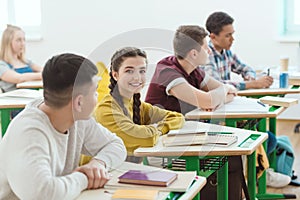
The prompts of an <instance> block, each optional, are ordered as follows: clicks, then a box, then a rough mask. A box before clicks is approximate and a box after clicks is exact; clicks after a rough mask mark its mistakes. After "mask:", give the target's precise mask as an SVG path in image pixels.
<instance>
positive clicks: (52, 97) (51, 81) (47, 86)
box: [42, 53, 98, 108]
mask: <svg viewBox="0 0 300 200" xmlns="http://www.w3.org/2000/svg"><path fill="white" fill-rule="evenodd" d="M97 73H98V70H97V67H96V66H95V65H94V64H93V63H92V62H91V61H90V60H88V59H86V58H84V57H82V56H79V55H75V54H71V53H65V54H61V55H57V56H53V57H52V58H50V59H49V60H48V61H47V62H46V64H45V67H44V69H43V72H42V76H43V87H44V99H45V104H46V105H48V106H51V107H56V108H61V107H63V106H65V105H67V104H68V103H69V102H70V100H71V99H72V97H73V96H76V95H78V94H79V93H83V94H87V90H86V88H85V87H86V86H87V84H89V83H91V82H92V78H93V77H94V76H95V75H97ZM84 88H85V89H84Z"/></svg>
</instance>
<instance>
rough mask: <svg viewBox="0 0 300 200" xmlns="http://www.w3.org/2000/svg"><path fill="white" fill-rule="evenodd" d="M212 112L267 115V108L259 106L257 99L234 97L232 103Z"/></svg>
mask: <svg viewBox="0 0 300 200" xmlns="http://www.w3.org/2000/svg"><path fill="white" fill-rule="evenodd" d="M213 112H216V113H223V112H224V113H225V112H230V113H267V112H269V107H268V106H266V105H263V104H261V103H260V102H259V101H257V99H252V98H247V97H240V96H236V97H234V99H233V101H231V102H229V103H226V104H224V105H222V106H221V107H219V108H217V109H216V110H214V111H213Z"/></svg>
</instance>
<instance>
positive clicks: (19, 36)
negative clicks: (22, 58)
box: [11, 30, 25, 55]
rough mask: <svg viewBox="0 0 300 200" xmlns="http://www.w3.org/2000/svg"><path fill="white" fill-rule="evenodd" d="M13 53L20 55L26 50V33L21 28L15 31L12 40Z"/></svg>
mask: <svg viewBox="0 0 300 200" xmlns="http://www.w3.org/2000/svg"><path fill="white" fill-rule="evenodd" d="M11 49H12V53H13V54H16V55H20V54H21V53H24V52H25V33H24V32H23V31H21V30H17V31H15V33H14V36H13V39H12V42H11Z"/></svg>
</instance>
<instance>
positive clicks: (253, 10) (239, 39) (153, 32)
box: [27, 0, 300, 68]
mask: <svg viewBox="0 0 300 200" xmlns="http://www.w3.org/2000/svg"><path fill="white" fill-rule="evenodd" d="M41 1H42V37H43V39H42V40H41V41H36V42H30V41H28V43H27V54H28V57H29V58H31V59H32V60H33V61H35V62H36V63H38V64H40V65H43V64H44V63H45V61H46V59H48V58H49V57H50V56H52V55H55V54H57V53H61V52H73V53H78V54H82V55H85V56H88V57H90V58H91V59H93V60H94V61H97V60H102V61H104V63H106V64H108V63H109V58H110V56H111V55H112V53H113V52H114V51H115V50H116V49H117V48H120V47H122V46H125V45H136V46H138V47H147V48H146V49H148V50H149V52H150V53H149V54H150V55H149V56H150V63H152V64H154V63H155V62H156V61H157V60H159V59H160V58H161V57H162V56H164V55H166V54H169V53H170V52H171V51H172V46H171V44H172V43H171V40H172V36H173V31H174V30H176V28H177V27H178V26H179V25H182V24H198V25H201V26H204V24H205V20H206V18H207V16H208V15H209V14H210V13H212V12H213V11H218V10H222V11H225V12H228V13H229V14H230V15H231V16H232V17H233V18H234V19H235V22H234V27H235V30H236V33H235V35H234V36H235V43H234V45H233V49H234V50H235V51H236V52H238V55H239V57H240V58H241V59H242V60H243V61H244V62H246V63H248V64H249V65H252V66H253V67H254V68H261V67H275V66H278V64H279V57H280V55H283V54H284V55H289V57H290V64H291V65H299V64H300V50H299V43H280V42H278V41H276V40H275V38H276V36H277V29H278V15H277V10H278V4H276V1H274V0H263V1H262V0H251V1H250V0H248V1H240V0H227V1H224V0H186V1H182V0H127V1H124V0H123V1H122V0H107V1H102V0H86V1H82V0H51V1H50V0H41ZM139 29H141V30H139Z"/></svg>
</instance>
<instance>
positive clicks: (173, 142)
mask: <svg viewBox="0 0 300 200" xmlns="http://www.w3.org/2000/svg"><path fill="white" fill-rule="evenodd" d="M237 140H238V137H237V136H236V135H233V134H207V133H206V134H194V135H190V134H187V135H177V136H172V137H168V136H167V135H164V136H163V137H162V142H163V145H164V146H166V147H171V146H190V145H204V144H205V145H207V144H212V145H220V146H229V145H231V144H233V143H235V142H237Z"/></svg>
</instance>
